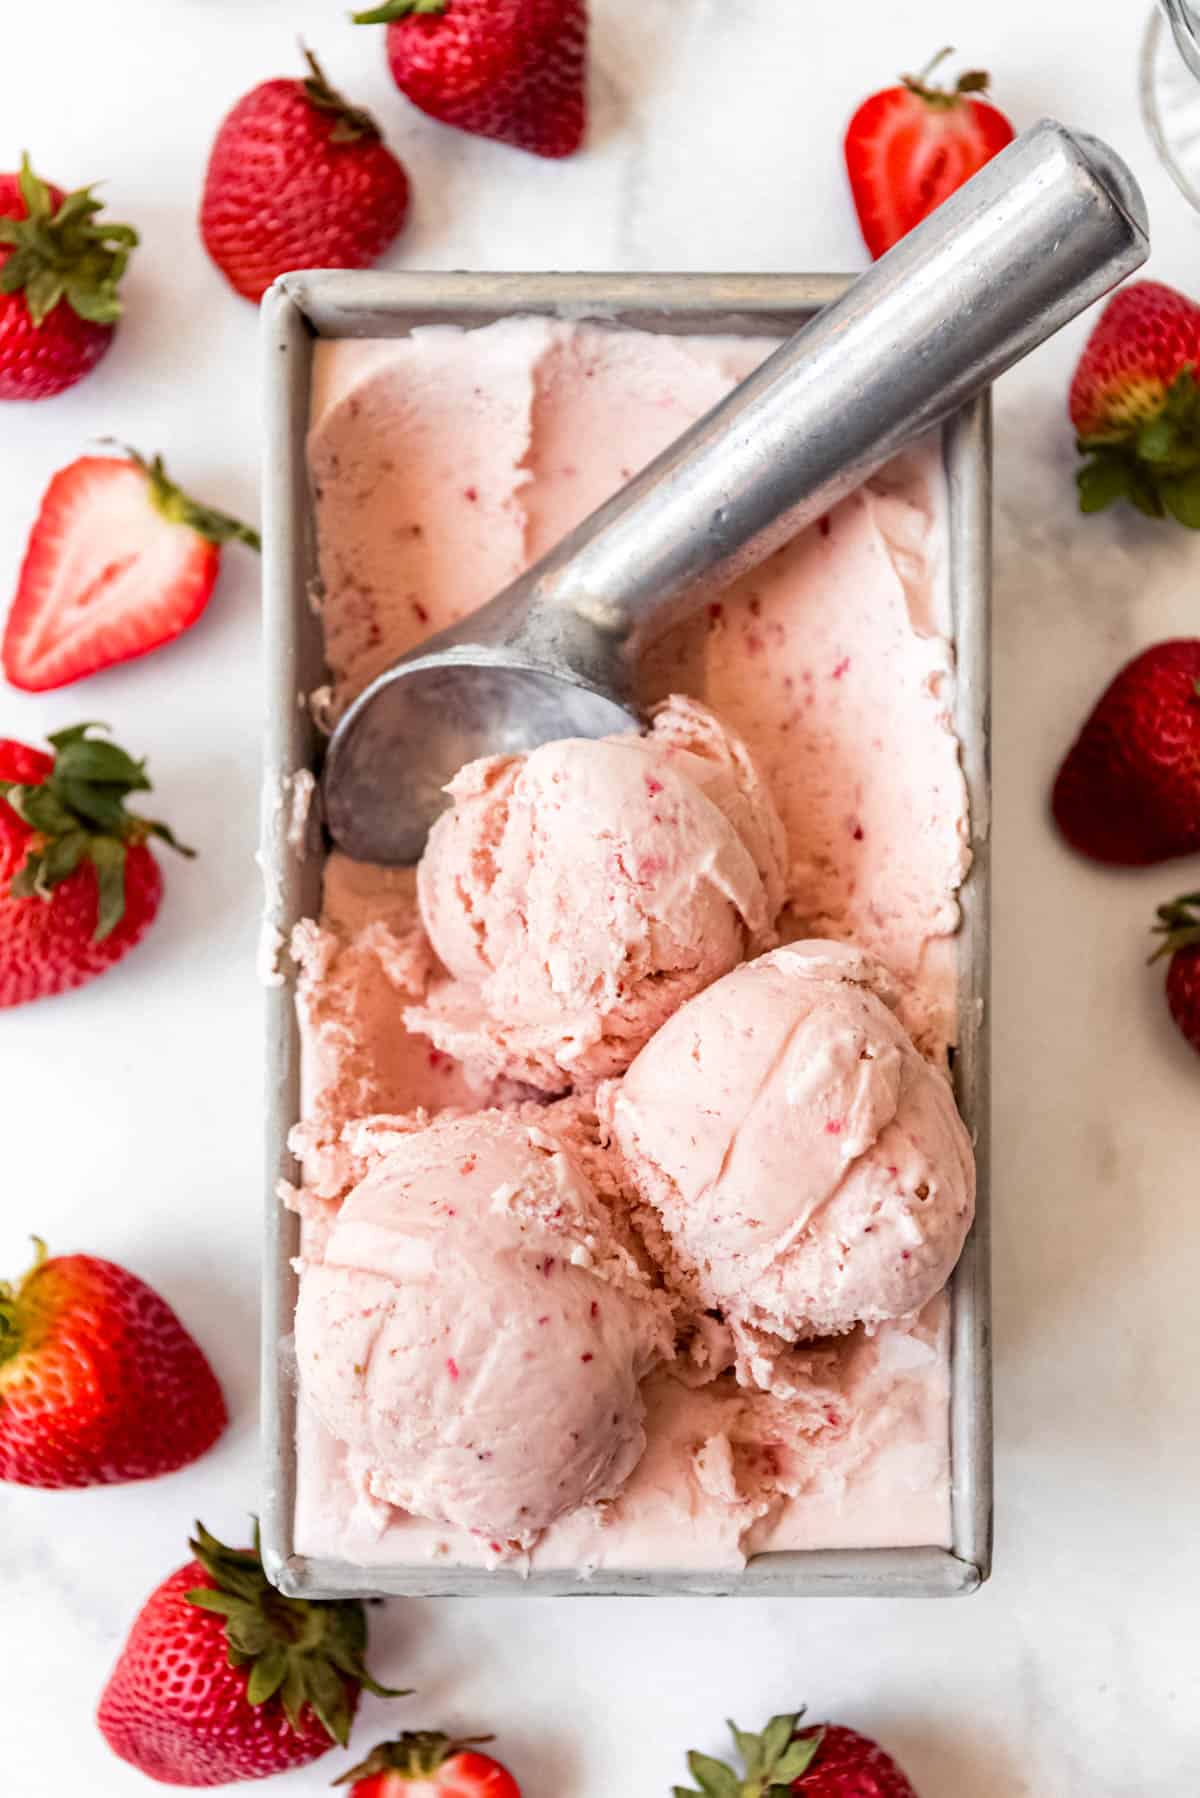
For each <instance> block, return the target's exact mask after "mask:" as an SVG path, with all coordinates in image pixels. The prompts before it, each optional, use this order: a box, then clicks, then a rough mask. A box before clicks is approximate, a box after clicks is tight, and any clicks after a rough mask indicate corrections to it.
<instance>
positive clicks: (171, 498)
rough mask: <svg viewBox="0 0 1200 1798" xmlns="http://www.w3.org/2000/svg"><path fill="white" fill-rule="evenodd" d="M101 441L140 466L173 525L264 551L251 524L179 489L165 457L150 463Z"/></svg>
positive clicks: (213, 539) (155, 500) (159, 508)
mask: <svg viewBox="0 0 1200 1798" xmlns="http://www.w3.org/2000/svg"><path fill="white" fill-rule="evenodd" d="M100 441H101V442H102V443H113V444H116V447H117V448H118V449H121V450H123V451H124V452H125V454H126V455H127V456H128V458H129V460H130V461H131V462H135V463H136V464H137V466H138V467H139V468H140V469H141V471H142V473H143V474H144V475H145V477H146V479H147V481H148V482H149V483H150V500H151V503H152V504H153V506H154V507H155V510H156V511H158V512H160V513H161V514H162V516H163V517H164V518H165V519H167V521H168V522H169V523H170V524H183V525H186V526H187V528H188V530H189V531H195V532H196V533H197V534H198V535H199V536H201V537H206V538H207V539H208V541H209V542H210V543H244V544H245V545H246V547H247V549H253V550H261V549H262V539H261V537H260V536H259V534H258V532H257V531H256V530H253V529H252V528H251V527H250V525H248V524H243V523H242V521H241V519H239V518H233V517H231V516H230V514H229V513H228V512H218V511H217V509H216V507H215V506H205V505H202V504H201V503H200V501H199V500H195V499H193V498H192V497H191V495H190V494H188V493H185V492H184V490H183V488H182V487H177V486H176V485H175V482H174V481H173V480H172V479H171V477H170V476H169V475H168V473H167V470H166V465H165V464H164V462H163V459H162V456H161V455H156V456H155V458H154V460H153V461H152V462H148V461H147V460H146V458H145V456H143V455H141V454H140V452H139V451H137V450H135V449H131V448H130V447H129V445H128V444H127V443H120V444H117V443H116V439H115V438H112V437H103V438H101V440H100Z"/></svg>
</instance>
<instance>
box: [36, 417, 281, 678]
mask: <svg viewBox="0 0 1200 1798" xmlns="http://www.w3.org/2000/svg"><path fill="white" fill-rule="evenodd" d="M231 538H237V540H238V541H239V542H240V543H246V544H248V545H249V546H250V548H251V549H257V548H258V547H259V542H258V533H257V532H256V531H252V530H250V529H249V527H248V526H247V525H244V524H239V523H238V521H237V520H236V519H235V518H228V517H226V515H225V514H224V513H223V512H214V511H213V510H212V509H211V508H210V507H208V506H202V505H199V504H197V502H196V501H195V500H192V499H189V498H188V496H187V494H186V493H182V492H181V491H180V489H179V488H178V487H176V486H175V485H174V483H173V482H172V481H170V480H168V478H167V472H166V469H165V468H164V467H163V461H162V457H161V456H155V458H154V460H153V462H145V461H143V460H142V458H141V456H139V455H138V454H137V452H136V450H128V451H127V452H126V454H125V456H123V457H118V456H81V457H80V458H79V460H78V461H77V462H72V463H70V464H69V466H68V467H66V468H60V469H59V471H58V473H57V474H56V475H55V476H54V479H53V480H52V481H51V482H50V485H49V486H48V487H47V489H46V491H45V494H44V495H43V497H42V504H41V510H40V511H39V512H38V515H37V518H36V519H35V521H34V526H33V529H32V531H31V532H30V534H29V542H28V544H27V545H26V548H25V560H24V562H23V564H22V566H21V575H20V579H19V581H18V583H17V593H16V598H15V599H14V600H13V603H12V609H11V610H10V612H9V614H8V623H7V625H6V626H5V629H4V643H3V648H2V649H0V659H2V661H3V665H4V672H5V674H6V675H7V676H8V679H9V680H10V681H11V683H12V685H13V686H14V687H22V688H23V689H24V690H25V691H26V692H27V693H41V692H44V691H45V690H46V689H47V688H49V687H65V686H69V685H70V683H71V682H72V681H77V680H82V679H83V678H84V677H85V675H89V674H96V673H98V672H99V670H100V669H101V668H111V667H113V666H114V665H115V664H116V663H118V662H128V661H130V660H132V658H133V657H134V656H142V655H146V654H148V653H149V651H150V650H152V649H158V648H159V647H160V645H162V644H163V643H169V642H171V640H172V638H174V637H178V636H179V635H180V633H181V632H183V631H185V630H187V628H188V626H189V625H192V624H195V622H196V620H197V618H199V616H200V614H201V612H203V610H204V608H205V606H206V605H207V604H208V601H209V597H210V595H211V594H212V590H213V587H214V585H215V583H216V579H217V571H218V569H219V568H220V566H221V545H222V544H223V543H226V542H228V541H229V540H230V539H231Z"/></svg>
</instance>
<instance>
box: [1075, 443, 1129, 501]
mask: <svg viewBox="0 0 1200 1798" xmlns="http://www.w3.org/2000/svg"><path fill="white" fill-rule="evenodd" d="M1132 477H1133V471H1132V469H1131V467H1130V465H1129V463H1128V462H1126V461H1125V459H1124V458H1123V457H1121V456H1111V455H1109V456H1106V455H1103V454H1097V455H1095V456H1093V457H1092V459H1091V461H1090V462H1085V463H1084V465H1083V467H1082V468H1079V469H1077V470H1076V472H1075V484H1076V486H1077V487H1078V488H1079V510H1080V511H1081V512H1103V511H1105V510H1106V509H1107V507H1109V506H1111V505H1114V504H1115V503H1116V501H1117V500H1119V499H1128V498H1129V496H1130V489H1131V487H1132Z"/></svg>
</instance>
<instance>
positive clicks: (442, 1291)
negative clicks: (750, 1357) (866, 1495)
mask: <svg viewBox="0 0 1200 1798" xmlns="http://www.w3.org/2000/svg"><path fill="white" fill-rule="evenodd" d="M672 1352H673V1351H672V1333H671V1331H670V1329H669V1327H668V1312H667V1307H666V1305H665V1303H664V1302H663V1300H662V1298H661V1297H660V1295H658V1294H656V1293H655V1292H653V1291H652V1290H651V1288H650V1285H649V1282H648V1281H647V1279H646V1277H645V1275H643V1274H642V1273H641V1272H640V1271H639V1269H638V1268H637V1267H636V1266H635V1264H634V1263H633V1261H632V1260H631V1259H630V1258H629V1256H628V1255H626V1253H625V1252H624V1250H623V1249H621V1248H620V1247H619V1246H618V1245H617V1244H616V1243H615V1242H614V1240H613V1236H612V1230H611V1227H610V1225H609V1223H608V1220H607V1218H606V1216H605V1213H604V1210H603V1209H602V1207H601V1206H600V1204H599V1203H598V1202H597V1199H596V1197H595V1194H594V1193H593V1192H592V1190H591V1188H590V1186H589V1185H588V1182H587V1180H586V1179H585V1178H584V1176H583V1174H582V1173H581V1172H580V1170H579V1169H578V1168H577V1167H576V1166H575V1165H574V1163H573V1162H572V1161H571V1159H570V1158H569V1156H568V1155H567V1154H566V1153H564V1151H563V1150H562V1148H561V1147H560V1146H559V1144H558V1143H557V1142H556V1140H555V1139H554V1138H553V1137H550V1136H547V1135H546V1134H545V1133H544V1132H541V1131H538V1130H536V1129H534V1128H532V1127H530V1126H528V1125H525V1124H522V1123H520V1122H518V1121H517V1119H515V1118H513V1117H511V1116H509V1115H507V1114H505V1113H502V1112H496V1111H484V1112H480V1113H477V1114H475V1115H474V1116H470V1117H465V1118H447V1119H444V1120H435V1121H434V1122H433V1123H432V1124H431V1125H430V1126H429V1127H428V1128H427V1129H424V1130H418V1131H414V1132H412V1133H411V1134H407V1135H402V1136H398V1137H396V1138H394V1139H393V1143H392V1146H391V1147H390V1149H389V1150H388V1152H386V1153H385V1154H384V1155H383V1156H382V1158H381V1159H380V1160H379V1161H378V1162H377V1163H376V1164H375V1166H374V1167H373V1168H372V1169H371V1171H370V1172H369V1173H368V1174H367V1175H366V1177H365V1178H364V1179H363V1180H362V1181H361V1182H360V1183H359V1184H358V1185H357V1186H355V1187H354V1189H353V1190H352V1192H351V1193H350V1194H349V1196H348V1197H347V1199H346V1200H345V1202H344V1204H343V1205H342V1207H341V1209H340V1211H339V1213H338V1216H337V1219H336V1222H335V1223H334V1225H333V1228H332V1230H331V1232H330V1235H329V1238H328V1241H327V1242H326V1244H325V1246H324V1251H323V1254H322V1256H321V1259H320V1260H319V1261H318V1262H316V1263H315V1265H313V1266H312V1267H311V1268H309V1269H308V1270H306V1273H305V1276H304V1279H303V1281H302V1283H301V1292H300V1303H299V1307H298V1310H297V1314H296V1355H297V1361H298V1364H299V1368H300V1376H301V1380H302V1382H303V1386H304V1391H305V1393H306V1396H307V1399H308V1402H309V1403H310V1404H311V1405H312V1407H313V1409H314V1411H315V1412H316V1414H317V1416H318V1417H320V1419H321V1420H322V1422H323V1423H324V1424H325V1426H326V1427H327V1428H328V1429H329V1430H330V1431H331V1433H332V1434H333V1435H334V1436H335V1437H336V1438H337V1439H338V1440H339V1441H340V1442H343V1443H344V1444H345V1445H346V1446H347V1448H348V1449H349V1451H350V1453H351V1454H352V1455H353V1456H355V1457H356V1458H357V1459H358V1460H359V1462H360V1465H361V1470H362V1477H363V1479H364V1480H365V1483H366V1486H367V1489H368V1490H369V1492H370V1493H371V1495H372V1496H373V1497H375V1498H377V1499H381V1500H384V1501H385V1502H387V1503H388V1504H391V1505H399V1506H401V1507H402V1508H403V1509H404V1510H406V1511H412V1512H416V1513H417V1514H419V1515H420V1516H423V1517H429V1518H434V1519H438V1520H440V1521H441V1522H444V1523H449V1524H457V1525H459V1526H460V1527H461V1528H463V1529H466V1530H471V1531H474V1532H476V1533H478V1534H481V1535H486V1536H488V1537H497V1538H499V1539H500V1540H501V1541H502V1542H507V1543H515V1544H517V1545H520V1546H529V1545H530V1544H531V1543H532V1542H533V1541H534V1540H535V1539H536V1537H537V1536H538V1535H539V1534H540V1532H541V1531H542V1530H544V1529H546V1528H547V1527H548V1526H549V1525H550V1524H551V1523H553V1522H554V1521H555V1519H556V1518H558V1517H561V1516H562V1515H563V1514H564V1513H565V1512H567V1511H571V1510H574V1509H575V1508H576V1507H577V1506H579V1505H584V1504H590V1503H594V1502H595V1501H597V1500H599V1499H605V1498H611V1497H613V1496H614V1495H615V1494H616V1493H617V1492H619V1491H620V1489H621V1487H622V1486H623V1485H624V1484H625V1481H626V1479H627V1478H628V1476H629V1474H630V1473H631V1472H632V1470H633V1468H634V1467H635V1466H636V1465H637V1463H638V1461H639V1460H640V1458H641V1454H642V1450H643V1448H644V1446H645V1433H644V1428H643V1420H644V1417H645V1406H644V1403H643V1400H642V1397H641V1392H640V1383H641V1381H642V1379H643V1378H644V1376H645V1375H646V1374H647V1373H648V1372H649V1371H650V1369H651V1367H653V1366H654V1365H655V1363H656V1362H657V1361H661V1360H664V1359H666V1358H668V1357H669V1356H670V1355H671V1353H672Z"/></svg>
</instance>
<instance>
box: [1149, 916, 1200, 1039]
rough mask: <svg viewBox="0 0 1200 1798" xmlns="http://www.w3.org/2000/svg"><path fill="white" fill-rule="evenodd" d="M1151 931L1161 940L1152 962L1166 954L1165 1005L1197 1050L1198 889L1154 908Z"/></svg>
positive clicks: (1199, 986)
mask: <svg viewBox="0 0 1200 1798" xmlns="http://www.w3.org/2000/svg"><path fill="white" fill-rule="evenodd" d="M1154 930H1155V934H1156V935H1157V936H1161V938H1162V942H1161V943H1160V944H1159V946H1158V948H1157V949H1156V950H1155V951H1154V954H1153V955H1152V956H1151V957H1150V960H1151V961H1152V962H1154V961H1158V960H1159V958H1160V957H1161V956H1163V955H1169V956H1170V958H1171V959H1170V962H1169V963H1168V966H1167V1006H1168V1008H1169V1010H1170V1013H1171V1016H1172V1017H1173V1018H1174V1020H1175V1022H1176V1023H1177V1024H1178V1026H1179V1028H1180V1031H1181V1032H1182V1033H1183V1036H1184V1037H1185V1039H1186V1040H1187V1041H1188V1042H1189V1043H1190V1044H1191V1045H1192V1048H1193V1049H1195V1050H1196V1052H1197V1054H1200V893H1185V894H1184V895H1183V897H1182V898H1181V899H1175V900H1173V901H1172V903H1171V904H1170V905H1160V906H1159V908H1158V923H1157V924H1156V925H1155V926H1154Z"/></svg>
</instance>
